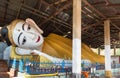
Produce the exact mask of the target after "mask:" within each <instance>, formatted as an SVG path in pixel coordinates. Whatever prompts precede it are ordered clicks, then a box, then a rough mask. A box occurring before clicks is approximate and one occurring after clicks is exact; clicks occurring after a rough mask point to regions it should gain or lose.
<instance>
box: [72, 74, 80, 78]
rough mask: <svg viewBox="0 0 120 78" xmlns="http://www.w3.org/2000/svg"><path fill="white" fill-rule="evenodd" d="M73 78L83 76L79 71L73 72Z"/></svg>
mask: <svg viewBox="0 0 120 78" xmlns="http://www.w3.org/2000/svg"><path fill="white" fill-rule="evenodd" d="M72 78H81V75H80V74H78V73H73V74H72Z"/></svg>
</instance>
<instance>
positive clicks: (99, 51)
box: [98, 47, 100, 55]
mask: <svg viewBox="0 0 120 78" xmlns="http://www.w3.org/2000/svg"><path fill="white" fill-rule="evenodd" d="M98 55H100V47H99V48H98Z"/></svg>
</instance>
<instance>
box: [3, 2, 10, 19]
mask: <svg viewBox="0 0 120 78" xmlns="http://www.w3.org/2000/svg"><path fill="white" fill-rule="evenodd" d="M7 1H8V2H9V0H7ZM7 9H8V4H6V6H5V13H4V20H5V19H6V15H7Z"/></svg>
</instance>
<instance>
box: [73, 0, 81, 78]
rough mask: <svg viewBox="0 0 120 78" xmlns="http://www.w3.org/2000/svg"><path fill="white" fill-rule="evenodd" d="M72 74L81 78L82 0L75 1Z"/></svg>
mask: <svg viewBox="0 0 120 78" xmlns="http://www.w3.org/2000/svg"><path fill="white" fill-rule="evenodd" d="M72 45H73V46H72V73H73V76H74V78H81V0H73V40H72Z"/></svg>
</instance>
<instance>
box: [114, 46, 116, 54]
mask: <svg viewBox="0 0 120 78" xmlns="http://www.w3.org/2000/svg"><path fill="white" fill-rule="evenodd" d="M114 56H116V45H114Z"/></svg>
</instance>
